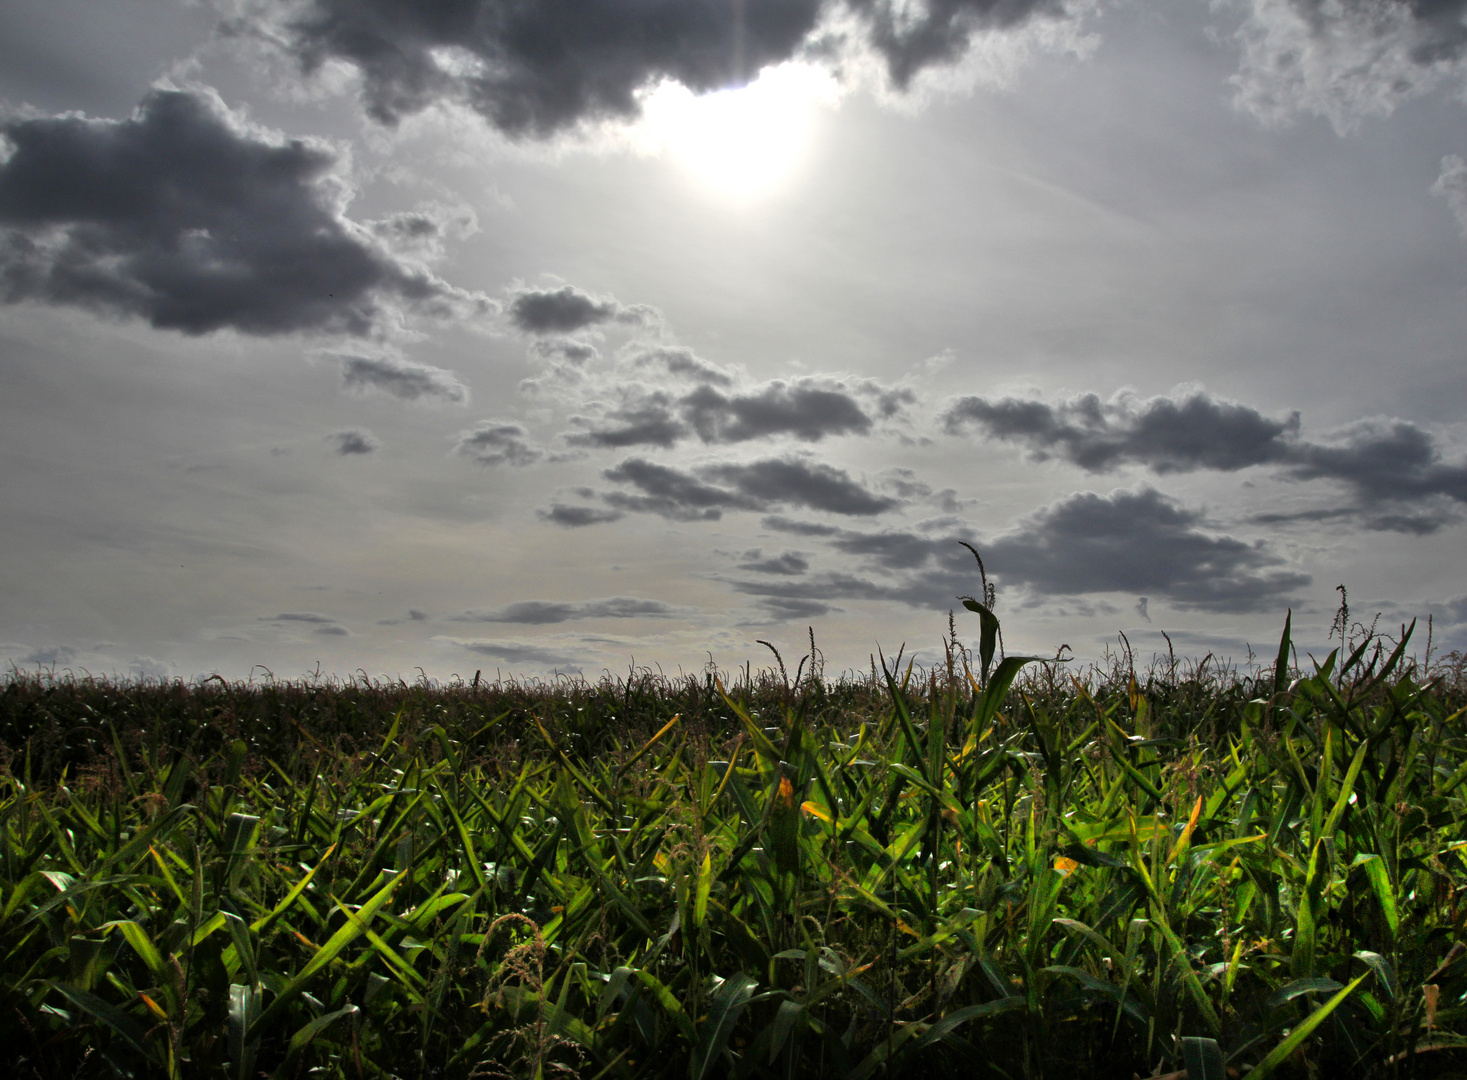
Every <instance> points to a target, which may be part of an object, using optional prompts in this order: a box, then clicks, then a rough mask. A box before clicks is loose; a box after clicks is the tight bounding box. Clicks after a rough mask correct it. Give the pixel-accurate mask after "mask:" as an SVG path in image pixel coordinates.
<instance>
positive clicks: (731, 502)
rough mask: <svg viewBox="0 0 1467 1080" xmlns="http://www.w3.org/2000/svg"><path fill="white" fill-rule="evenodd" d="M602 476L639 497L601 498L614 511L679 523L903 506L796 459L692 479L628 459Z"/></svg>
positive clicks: (705, 471)
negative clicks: (781, 508)
mask: <svg viewBox="0 0 1467 1080" xmlns="http://www.w3.org/2000/svg"><path fill="white" fill-rule="evenodd" d="M602 476H604V477H605V478H606V479H607V480H610V481H612V482H614V483H621V484H630V485H631V486H632V487H634V488H636V489H637V491H639V492H640V494H636V495H634V494H630V493H628V492H625V491H612V492H608V493H606V494H604V495H603V496H602V498H603V499H604V500H605V502H606V503H607V504H608V505H609V506H613V507H615V508H616V509H618V510H625V511H630V512H634V513H650V514H660V515H662V516H663V517H666V518H670V519H672V520H675V521H717V520H719V519H720V518H721V517H722V516H723V511H725V510H768V509H770V508H772V507H774V506H776V505H784V504H788V505H791V506H801V507H806V508H808V509H811V510H825V511H828V512H830V513H834V514H852V515H873V514H880V513H884V512H885V511H887V510H890V509H892V508H894V507H896V506H897V505H899V503H898V501H897V500H896V499H893V498H890V497H888V496H884V495H876V494H873V493H872V492H871V491H869V490H867V489H866V488H865V487H863V486H862V485H861V484H859V483H858V482H857V481H855V480H853V479H852V478H851V476H850V474H849V473H847V472H845V471H844V470H843V469H837V468H835V467H834V466H831V465H825V464H821V463H817V462H812V461H809V460H807V459H805V458H797V457H786V458H768V459H765V460H763V461H753V462H748V463H732V462H729V463H716V464H710V465H702V466H699V467H697V468H695V469H694V470H693V471H692V472H691V473H688V472H682V471H680V470H678V469H674V468H672V467H670V466H667V465H658V464H656V463H654V462H651V461H647V460H646V459H644V458H628V459H627V460H625V461H623V462H622V463H621V464H620V465H617V466H616V467H615V468H612V469H607V470H606V471H605V472H604V473H602ZM709 481H714V483H710V482H709ZM720 484H721V485H724V486H718V485H720Z"/></svg>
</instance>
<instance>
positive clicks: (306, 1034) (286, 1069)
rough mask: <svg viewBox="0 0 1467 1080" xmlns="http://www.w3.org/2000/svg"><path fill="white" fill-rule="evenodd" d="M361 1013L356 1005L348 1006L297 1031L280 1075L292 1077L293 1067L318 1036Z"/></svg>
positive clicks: (288, 1048) (316, 1019)
mask: <svg viewBox="0 0 1467 1080" xmlns="http://www.w3.org/2000/svg"><path fill="white" fill-rule="evenodd" d="M359 1011H360V1010H359V1009H358V1008H357V1007H356V1006H355V1005H348V1006H347V1007H346V1008H344V1009H337V1010H336V1011H335V1012H329V1013H327V1014H326V1015H325V1016H318V1017H316V1018H315V1019H314V1020H312V1021H311V1022H310V1023H308V1024H306V1025H305V1026H304V1027H302V1028H301V1029H300V1030H299V1031H297V1032H296V1033H295V1034H294V1035H292V1036H291V1037H290V1045H289V1046H287V1047H286V1050H285V1061H284V1062H283V1063H282V1064H281V1066H280V1073H279V1075H282V1076H288V1075H290V1071H291V1066H293V1065H294V1064H295V1062H296V1061H297V1060H298V1059H299V1058H300V1056H301V1054H302V1053H304V1052H305V1049H306V1047H308V1046H310V1045H311V1041H312V1040H313V1039H315V1037H316V1036H317V1035H319V1034H321V1032H323V1031H325V1030H326V1029H327V1028H329V1027H330V1026H331V1025H332V1024H334V1023H336V1022H337V1021H338V1020H340V1019H342V1018H343V1017H347V1016H352V1015H354V1014H355V1013H357V1012H359Z"/></svg>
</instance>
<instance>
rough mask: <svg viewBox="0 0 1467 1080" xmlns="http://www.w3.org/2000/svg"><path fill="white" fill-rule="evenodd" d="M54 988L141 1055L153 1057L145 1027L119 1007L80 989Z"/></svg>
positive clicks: (55, 986) (57, 985)
mask: <svg viewBox="0 0 1467 1080" xmlns="http://www.w3.org/2000/svg"><path fill="white" fill-rule="evenodd" d="M52 988H53V989H55V991H56V992H57V993H58V994H60V995H61V996H62V997H64V998H66V999H67V1000H68V1001H70V1002H71V1003H72V1004H73V1005H75V1006H76V1007H77V1008H78V1009H80V1010H81V1011H82V1012H84V1013H86V1014H87V1015H88V1016H90V1017H91V1018H92V1019H93V1020H96V1021H98V1022H100V1023H101V1024H102V1025H104V1026H105V1027H107V1028H109V1029H110V1030H111V1031H112V1032H113V1033H114V1034H116V1035H117V1037H118V1038H120V1039H122V1041H123V1042H125V1043H127V1044H128V1045H129V1046H131V1047H132V1048H133V1049H134V1050H136V1051H137V1052H138V1053H139V1054H143V1055H144V1056H147V1057H151V1056H152V1055H151V1054H149V1052H148V1046H147V1038H148V1036H147V1032H146V1031H145V1030H144V1028H143V1026H142V1025H141V1024H139V1023H138V1022H137V1021H136V1020H134V1019H133V1018H132V1017H131V1016H129V1015H128V1014H127V1013H125V1012H123V1011H122V1010H121V1009H119V1008H117V1006H115V1005H109V1004H108V1003H107V1002H105V1001H103V1000H102V999H101V998H99V997H97V995H96V994H89V993H87V991H85V990H82V989H80V988H79V987H75V986H67V985H66V984H65V983H60V982H58V983H53V984H52Z"/></svg>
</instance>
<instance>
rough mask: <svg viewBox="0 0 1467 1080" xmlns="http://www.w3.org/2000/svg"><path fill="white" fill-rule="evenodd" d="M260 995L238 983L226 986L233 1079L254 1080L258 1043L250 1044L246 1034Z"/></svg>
mask: <svg viewBox="0 0 1467 1080" xmlns="http://www.w3.org/2000/svg"><path fill="white" fill-rule="evenodd" d="M261 996H262V994H261V991H260V988H259V987H251V986H241V985H239V984H238V983H233V984H231V985H230V987H229V1022H228V1035H229V1061H230V1065H231V1066H232V1067H231V1069H230V1073H231V1074H232V1075H233V1077H234V1080H253V1077H254V1075H255V1055H256V1054H257V1053H259V1049H260V1041H259V1040H258V1039H255V1040H253V1041H251V1040H250V1039H249V1038H248V1034H249V1030H250V1028H251V1027H252V1026H253V1025H254V1023H255V1020H256V1018H258V1017H259V1015H260V998H261Z"/></svg>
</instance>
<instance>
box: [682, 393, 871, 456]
mask: <svg viewBox="0 0 1467 1080" xmlns="http://www.w3.org/2000/svg"><path fill="white" fill-rule="evenodd" d="M679 406H680V409H681V412H682V415H683V417H684V419H685V420H686V421H687V423H688V424H689V425H690V426H691V427H692V429H693V430H694V431H696V432H697V433H698V437H699V438H700V439H702V440H703V441H704V442H705V443H736V442H747V441H748V440H750V439H759V438H768V437H769V436H773V435H791V436H793V437H794V438H796V439H800V440H802V441H805V442H819V441H820V440H821V439H823V438H825V436H827V435H846V434H853V435H865V434H866V433H867V432H869V431H870V430H871V417H869V416H867V415H866V412H865V410H863V409H862V408H861V406H860V405H858V404H857V403H856V401H855V399H854V398H853V397H852V396H851V395H850V394H849V393H847V392H846V391H845V390H844V389H843V388H837V387H834V386H821V385H819V384H818V383H817V382H816V381H815V380H813V379H802V380H799V381H797V382H795V383H792V384H791V383H785V382H783V381H780V380H775V381H774V382H771V383H768V384H766V385H765V386H764V387H763V388H762V389H760V390H758V391H755V392H753V393H749V394H725V393H723V392H722V391H719V390H716V389H714V388H713V387H712V386H707V385H705V386H700V387H698V389H696V390H694V391H693V392H692V393H690V394H689V395H687V397H685V398H683V399H682V400H681V401H680V402H679Z"/></svg>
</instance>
